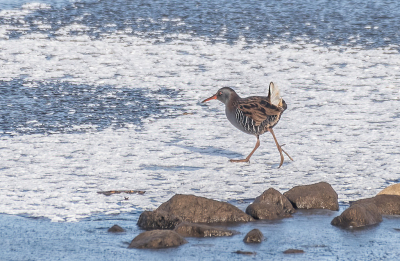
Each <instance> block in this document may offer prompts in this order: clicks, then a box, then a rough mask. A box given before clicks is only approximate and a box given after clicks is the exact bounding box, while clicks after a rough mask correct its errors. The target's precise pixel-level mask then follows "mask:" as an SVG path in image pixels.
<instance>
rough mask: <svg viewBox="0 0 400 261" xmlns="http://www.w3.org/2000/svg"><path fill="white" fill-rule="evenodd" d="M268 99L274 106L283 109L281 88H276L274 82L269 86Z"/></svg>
mask: <svg viewBox="0 0 400 261" xmlns="http://www.w3.org/2000/svg"><path fill="white" fill-rule="evenodd" d="M268 97H269V99H270V101H271V103H272V104H273V105H275V106H278V107H282V98H281V95H280V93H279V88H278V86H275V85H274V83H273V82H271V83H270V84H269V92H268Z"/></svg>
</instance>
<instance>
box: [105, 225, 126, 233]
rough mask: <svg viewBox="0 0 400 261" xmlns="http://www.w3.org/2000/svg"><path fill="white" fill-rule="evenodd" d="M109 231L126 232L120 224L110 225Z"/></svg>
mask: <svg viewBox="0 0 400 261" xmlns="http://www.w3.org/2000/svg"><path fill="white" fill-rule="evenodd" d="M108 232H110V233H122V232H125V229H123V228H122V227H120V226H118V225H114V226H112V227H110V228H109V229H108Z"/></svg>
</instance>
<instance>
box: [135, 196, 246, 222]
mask: <svg viewBox="0 0 400 261" xmlns="http://www.w3.org/2000/svg"><path fill="white" fill-rule="evenodd" d="M183 221H186V222H191V223H216V222H248V221H253V218H252V217H251V216H249V215H247V214H246V213H244V212H243V211H241V210H240V209H238V208H237V207H235V206H233V205H231V204H229V203H226V202H219V201H216V200H213V199H207V198H203V197H197V196H194V195H180V194H177V195H175V196H173V197H172V198H171V199H170V200H168V201H167V202H165V203H163V204H161V205H160V206H159V207H158V208H157V209H156V210H154V211H153V212H149V211H145V212H143V213H142V214H141V215H140V217H139V221H138V225H139V226H140V227H142V228H144V229H149V228H153V229H154V228H169V229H173V228H175V227H176V225H178V224H179V223H181V222H183Z"/></svg>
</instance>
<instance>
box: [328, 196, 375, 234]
mask: <svg viewBox="0 0 400 261" xmlns="http://www.w3.org/2000/svg"><path fill="white" fill-rule="evenodd" d="M379 222H382V215H381V214H380V213H379V210H378V207H377V206H376V205H375V204H373V203H371V202H362V203H356V204H352V205H351V206H350V207H349V208H348V209H346V210H345V211H343V213H342V214H341V215H340V216H337V217H335V218H334V219H333V220H332V222H331V224H332V225H334V226H339V227H343V228H349V227H363V226H369V225H374V224H377V223H379Z"/></svg>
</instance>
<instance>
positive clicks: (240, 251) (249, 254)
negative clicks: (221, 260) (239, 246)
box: [233, 250, 257, 256]
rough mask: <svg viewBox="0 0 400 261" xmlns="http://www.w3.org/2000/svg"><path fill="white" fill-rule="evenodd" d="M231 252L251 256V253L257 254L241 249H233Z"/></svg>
mask: <svg viewBox="0 0 400 261" xmlns="http://www.w3.org/2000/svg"><path fill="white" fill-rule="evenodd" d="M233 253H235V254H239V255H248V256H252V255H255V254H257V253H256V252H249V251H242V250H238V251H235V252H233Z"/></svg>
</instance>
